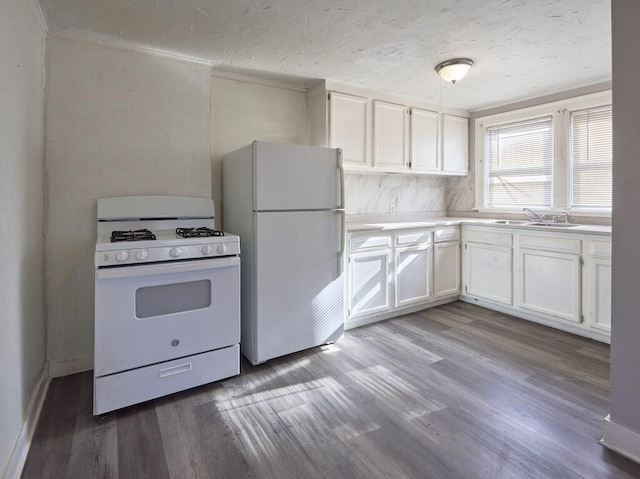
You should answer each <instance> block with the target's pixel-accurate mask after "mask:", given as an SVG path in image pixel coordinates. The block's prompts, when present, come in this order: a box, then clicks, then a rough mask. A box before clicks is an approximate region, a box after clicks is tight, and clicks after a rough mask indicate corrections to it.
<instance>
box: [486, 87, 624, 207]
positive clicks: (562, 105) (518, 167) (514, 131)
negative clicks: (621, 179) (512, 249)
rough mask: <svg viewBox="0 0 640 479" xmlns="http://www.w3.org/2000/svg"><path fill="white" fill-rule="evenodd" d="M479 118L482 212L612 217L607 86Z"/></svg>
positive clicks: (609, 106)
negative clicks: (603, 89)
mask: <svg viewBox="0 0 640 479" xmlns="http://www.w3.org/2000/svg"><path fill="white" fill-rule="evenodd" d="M475 115H476V116H475V119H474V125H475V130H474V131H475V162H476V163H475V172H476V181H475V205H476V209H477V210H479V211H485V212H505V213H507V212H508V213H517V212H522V208H531V209H533V210H535V211H537V212H538V213H540V214H546V215H549V217H551V216H555V215H558V214H560V213H561V212H562V211H564V210H569V211H570V212H573V213H577V214H578V215H579V216H585V215H593V216H598V215H607V216H608V215H611V192H612V186H611V184H612V183H611V180H612V174H611V172H612V109H611V92H610V91H603V92H598V93H592V94H589V95H583V96H576V97H572V98H566V99H564V100H559V101H555V102H551V103H542V104H537V105H533V106H529V107H526V108H520V109H512V110H508V109H505V110H504V111H503V112H501V113H495V114H491V115H484V116H483V115H482V112H476V114H475Z"/></svg>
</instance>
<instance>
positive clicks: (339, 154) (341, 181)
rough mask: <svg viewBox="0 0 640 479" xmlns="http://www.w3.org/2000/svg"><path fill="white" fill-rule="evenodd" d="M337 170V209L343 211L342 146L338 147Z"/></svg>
mask: <svg viewBox="0 0 640 479" xmlns="http://www.w3.org/2000/svg"><path fill="white" fill-rule="evenodd" d="M338 171H339V172H340V205H339V206H338V209H340V210H343V211H344V208H345V206H344V165H343V164H342V148H338ZM343 231H344V228H343Z"/></svg>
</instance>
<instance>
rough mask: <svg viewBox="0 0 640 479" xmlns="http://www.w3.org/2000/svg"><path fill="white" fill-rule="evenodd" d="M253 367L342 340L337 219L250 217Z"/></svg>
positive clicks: (318, 215) (317, 214)
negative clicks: (253, 249) (253, 232)
mask: <svg viewBox="0 0 640 479" xmlns="http://www.w3.org/2000/svg"><path fill="white" fill-rule="evenodd" d="M254 220H255V222H256V277H255V281H256V298H255V300H256V304H255V318H254V322H253V326H254V327H255V328H256V334H255V335H254V340H255V344H254V348H252V349H253V350H254V351H256V354H255V357H253V358H248V359H249V360H250V361H252V362H253V363H254V364H257V363H260V362H263V361H267V360H269V359H272V358H276V357H279V356H283V355H285V354H289V353H293V352H296V351H301V350H303V349H307V348H311V347H313V346H318V345H320V344H325V343H328V342H332V341H335V340H336V339H338V338H340V337H341V336H342V334H343V329H344V328H343V327H344V316H345V309H344V285H343V281H344V279H343V274H342V263H341V262H342V255H341V254H340V252H339V251H340V246H341V241H342V238H341V237H340V236H341V234H342V233H341V227H340V216H339V215H338V214H336V213H335V212H333V211H313V212H308V211H305V212H273V213H255V214H254Z"/></svg>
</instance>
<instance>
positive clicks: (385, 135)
mask: <svg viewBox="0 0 640 479" xmlns="http://www.w3.org/2000/svg"><path fill="white" fill-rule="evenodd" d="M407 117H408V109H407V107H406V106H404V105H398V104H396V103H388V102H386V101H379V100H373V167H374V168H375V169H382V170H384V171H406V169H407V164H406V163H407V147H406V145H407V136H408V135H407V133H408V131H409V128H408V121H407Z"/></svg>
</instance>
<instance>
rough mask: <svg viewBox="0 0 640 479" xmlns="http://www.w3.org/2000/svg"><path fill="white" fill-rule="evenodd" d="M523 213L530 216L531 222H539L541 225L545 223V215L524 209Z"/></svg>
mask: <svg viewBox="0 0 640 479" xmlns="http://www.w3.org/2000/svg"><path fill="white" fill-rule="evenodd" d="M522 211H525V212H526V213H527V214H528V215H529V221H539V222H540V223H543V222H544V215H539V214H538V213H536V212H535V211H533V210H532V209H531V208H522Z"/></svg>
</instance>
